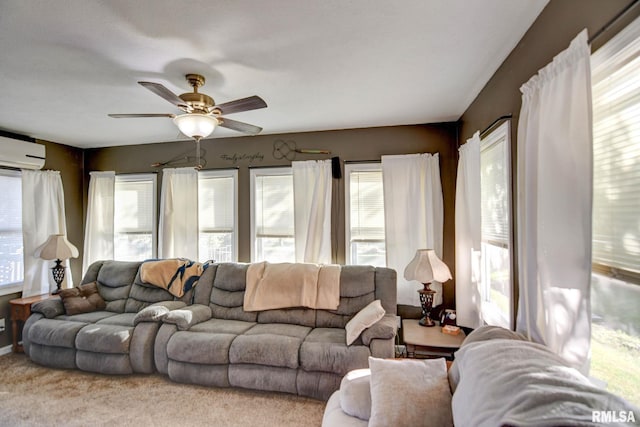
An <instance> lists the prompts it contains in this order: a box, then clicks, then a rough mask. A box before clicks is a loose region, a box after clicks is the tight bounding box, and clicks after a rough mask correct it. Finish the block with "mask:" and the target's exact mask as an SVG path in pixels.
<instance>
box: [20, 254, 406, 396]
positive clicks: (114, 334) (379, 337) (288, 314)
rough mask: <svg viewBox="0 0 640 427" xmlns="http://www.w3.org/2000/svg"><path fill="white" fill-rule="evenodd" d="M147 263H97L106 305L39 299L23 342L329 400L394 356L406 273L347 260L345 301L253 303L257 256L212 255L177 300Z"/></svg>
mask: <svg viewBox="0 0 640 427" xmlns="http://www.w3.org/2000/svg"><path fill="white" fill-rule="evenodd" d="M140 265H141V263H127V262H119V261H104V262H98V263H95V264H93V265H92V266H91V267H90V268H89V270H88V272H87V274H86V275H85V277H84V279H83V281H82V283H83V284H84V283H90V282H93V281H97V283H98V290H99V293H100V295H101V296H102V297H103V299H104V300H105V301H106V302H107V307H106V309H105V310H104V311H97V312H92V313H85V314H77V315H73V316H67V315H65V314H64V307H63V305H62V303H61V302H60V301H59V300H47V301H44V302H42V303H39V304H37V305H34V306H33V308H32V310H33V311H34V313H33V314H32V315H31V317H30V318H29V319H28V320H27V322H26V324H25V327H24V332H23V341H24V347H25V353H27V355H28V356H29V357H30V358H31V359H32V360H33V361H35V362H36V363H39V364H42V365H46V366H52V367H57V368H72V369H73V368H77V369H82V370H87V371H92V372H99V373H105V374H128V373H134V372H135V373H152V372H155V371H158V372H160V373H162V374H165V375H168V377H169V378H170V379H171V380H173V381H176V382H182V383H193V384H199V385H204V386H215V387H230V386H233V387H242V388H250V389H258V390H267V391H278V392H287V393H294V394H299V395H304V396H309V397H313V398H316V399H322V400H326V399H327V398H328V397H329V396H330V395H331V393H333V392H334V391H335V390H337V389H338V388H339V386H340V381H341V379H342V377H343V375H344V374H346V373H347V372H349V371H350V370H353V369H357V368H365V367H367V366H368V357H369V356H374V357H393V355H394V344H395V342H394V341H395V335H396V332H397V325H398V322H397V317H396V273H395V271H394V270H391V269H387V268H376V267H371V266H343V267H342V268H341V273H340V304H339V306H338V308H337V309H336V310H315V309H308V308H287V309H277V310H265V311H259V312H246V311H244V309H243V301H244V292H245V285H246V272H247V268H248V266H249V264H242V263H212V264H210V265H209V267H208V268H207V269H206V270H205V271H204V273H203V275H202V276H201V277H200V280H199V282H198V284H197V286H195V288H193V290H191V291H190V292H189V293H188V294H186V295H185V296H184V297H183V298H181V299H179V300H178V299H176V298H174V297H173V296H171V294H169V293H168V292H167V291H165V290H163V289H161V288H157V287H155V286H153V285H149V284H145V283H143V282H142V281H141V280H140V274H139V271H138V270H139V267H140ZM374 300H380V302H381V304H382V307H383V308H384V309H385V311H386V314H385V316H384V317H383V318H382V319H381V320H379V321H378V322H377V323H376V324H374V325H373V326H371V327H370V328H368V329H366V330H365V331H364V332H363V333H362V334H361V336H360V337H359V338H358V339H357V340H356V341H355V342H354V343H352V344H351V345H347V344H346V331H345V325H346V324H347V322H348V321H349V320H350V319H351V318H352V317H353V316H354V315H355V314H357V313H358V312H359V311H360V310H361V309H363V308H364V307H366V306H367V305H368V304H369V303H371V302H373V301H374Z"/></svg>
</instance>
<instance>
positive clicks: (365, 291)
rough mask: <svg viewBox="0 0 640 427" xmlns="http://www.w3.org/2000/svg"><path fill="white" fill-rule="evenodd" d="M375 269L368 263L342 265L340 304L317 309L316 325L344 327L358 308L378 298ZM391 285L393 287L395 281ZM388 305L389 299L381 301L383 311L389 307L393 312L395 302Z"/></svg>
mask: <svg viewBox="0 0 640 427" xmlns="http://www.w3.org/2000/svg"><path fill="white" fill-rule="evenodd" d="M377 270H378V269H377V268H376V267H372V266H368V265H345V266H343V267H342V271H341V272H340V305H338V308H337V309H336V310H318V311H317V313H316V327H319V328H344V327H345V325H346V324H347V322H348V321H349V320H350V319H351V318H352V317H353V316H355V315H356V314H357V313H358V312H359V311H360V310H362V309H363V308H364V307H366V306H367V305H369V304H370V303H371V302H373V301H374V300H376V299H378V298H377V294H378V293H379V292H376V288H377V286H379V285H380V284H378V283H377V282H376V272H377ZM393 285H394V287H395V283H394V284H393ZM387 298H388V297H387ZM381 302H383V301H381ZM390 306H391V304H390V303H389V301H384V302H383V307H384V308H385V311H386V310H387V308H390V309H392V310H393V312H394V313H395V304H393V307H390Z"/></svg>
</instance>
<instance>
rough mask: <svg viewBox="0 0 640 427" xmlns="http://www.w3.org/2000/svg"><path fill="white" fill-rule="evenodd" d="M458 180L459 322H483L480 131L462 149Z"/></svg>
mask: <svg viewBox="0 0 640 427" xmlns="http://www.w3.org/2000/svg"><path fill="white" fill-rule="evenodd" d="M459 153H460V159H459V161H458V177H457V181H456V276H455V277H456V314H457V319H456V320H457V323H458V325H459V326H466V327H469V328H474V329H475V328H477V327H479V326H481V325H482V324H483V322H482V314H481V313H482V310H481V304H482V300H481V298H480V289H479V284H480V283H479V281H480V275H479V272H480V269H479V265H478V260H479V259H480V255H479V254H480V251H481V248H480V243H481V237H482V230H481V218H480V133H479V132H476V133H475V134H474V135H473V137H472V138H470V139H468V140H467V143H466V144H464V145H463V146H462V147H460V149H459Z"/></svg>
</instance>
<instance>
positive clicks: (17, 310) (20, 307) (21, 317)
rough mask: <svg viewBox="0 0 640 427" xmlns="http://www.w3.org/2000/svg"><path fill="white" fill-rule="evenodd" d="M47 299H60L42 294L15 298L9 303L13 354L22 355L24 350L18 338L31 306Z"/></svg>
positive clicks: (29, 313)
mask: <svg viewBox="0 0 640 427" xmlns="http://www.w3.org/2000/svg"><path fill="white" fill-rule="evenodd" d="M49 298H60V297H59V296H57V295H55V296H53V295H49V294H43V295H35V296H32V297H26V298H17V299H12V300H10V301H9V305H10V307H11V326H12V329H11V330H12V335H13V352H14V353H23V352H24V348H23V347H22V344H21V343H19V342H18V336H21V335H22V328H23V327H24V322H25V321H26V320H27V319H28V318H29V316H30V315H31V305H32V304H35V303H37V302H39V301H44V300H47V299H49ZM18 322H20V323H21V324H20V329H18Z"/></svg>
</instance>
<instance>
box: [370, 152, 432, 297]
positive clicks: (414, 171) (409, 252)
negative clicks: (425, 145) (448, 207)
mask: <svg viewBox="0 0 640 427" xmlns="http://www.w3.org/2000/svg"><path fill="white" fill-rule="evenodd" d="M382 187H383V192H384V216H385V221H384V222H385V240H386V245H387V267H389V268H393V269H394V270H396V271H397V272H398V304H408V305H415V306H419V305H420V298H419V297H418V292H417V291H418V289H422V285H420V284H418V283H417V282H415V281H412V282H408V281H406V280H405V279H404V277H403V272H404V269H405V267H406V266H407V264H409V262H410V261H411V260H412V259H413V257H414V255H415V253H416V250H417V249H434V250H435V251H436V254H437V255H438V257H440V258H442V239H443V237H442V233H443V231H442V226H443V221H444V217H443V215H444V214H443V202H442V184H441V182H440V163H439V155H438V154H437V153H436V154H433V155H432V154H409V155H398V156H382ZM431 288H432V289H434V290H435V291H437V293H436V295H435V297H434V306H435V305H438V304H442V285H441V284H440V283H437V282H434V283H433V285H432V286H431Z"/></svg>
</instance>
